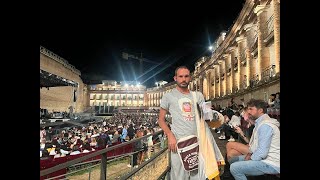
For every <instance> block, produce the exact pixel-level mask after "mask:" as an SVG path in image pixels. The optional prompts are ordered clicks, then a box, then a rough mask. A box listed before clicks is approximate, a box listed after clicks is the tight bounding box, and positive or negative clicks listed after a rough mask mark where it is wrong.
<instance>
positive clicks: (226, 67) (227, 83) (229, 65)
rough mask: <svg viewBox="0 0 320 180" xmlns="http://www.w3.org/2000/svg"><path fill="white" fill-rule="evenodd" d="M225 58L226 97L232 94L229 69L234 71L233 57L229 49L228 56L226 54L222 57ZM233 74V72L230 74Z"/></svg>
mask: <svg viewBox="0 0 320 180" xmlns="http://www.w3.org/2000/svg"><path fill="white" fill-rule="evenodd" d="M222 57H223V58H224V62H223V63H224V82H225V83H224V92H225V95H226V94H229V92H230V80H231V79H230V78H231V76H228V72H229V67H230V68H231V69H232V67H231V63H230V62H231V55H230V53H229V49H227V54H224V55H223V56H222ZM230 73H231V72H230Z"/></svg>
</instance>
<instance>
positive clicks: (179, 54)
mask: <svg viewBox="0 0 320 180" xmlns="http://www.w3.org/2000/svg"><path fill="white" fill-rule="evenodd" d="M244 2H245V0H221V1H220V2H219V3H218V2H215V1H212V2H211V4H206V3H204V2H203V3H194V2H193V3H192V4H187V3H184V5H183V6H180V5H175V6H174V5H171V4H166V5H163V4H162V5H156V4H153V5H150V6H148V4H147V5H143V6H142V5H141V6H140V5H137V4H132V5H131V4H126V5H124V3H123V4H121V3H120V4H119V5H112V6H108V5H103V6H104V7H106V8H105V9H104V8H101V7H100V8H99V9H95V8H90V7H88V9H86V10H84V9H77V8H73V10H72V11H71V9H69V8H61V7H60V8H59V9H56V10H55V11H52V12H51V11H48V12H46V14H47V16H45V15H44V18H43V20H41V22H42V24H41V29H40V34H41V36H40V45H42V46H44V47H45V48H47V49H49V50H51V51H53V52H54V53H55V54H58V55H59V56H61V57H63V58H64V59H66V60H67V61H68V62H69V63H70V64H72V65H74V66H75V67H76V68H77V69H79V70H80V71H81V73H82V78H83V79H84V80H87V79H97V80H99V79H109V80H117V81H123V80H128V81H135V80H136V81H138V82H140V83H142V84H143V85H146V86H147V87H151V86H154V83H155V82H156V81H160V80H165V81H168V82H171V81H173V79H172V78H173V76H174V69H175V68H176V67H177V66H179V65H186V66H187V67H189V68H191V71H193V70H194V63H195V62H196V60H197V59H198V58H200V57H202V56H203V55H208V53H210V52H209V51H208V46H209V44H210V43H213V42H214V41H215V40H216V38H217V36H218V35H219V33H220V32H221V31H223V30H228V29H229V28H230V27H231V25H232V24H233V22H234V21H235V20H236V18H237V17H238V15H239V13H240V11H241V9H242V6H243V4H244ZM97 6H99V5H97ZM107 6H108V7H107ZM43 21H45V23H43ZM122 52H128V53H129V54H132V55H135V56H139V57H141V53H142V57H143V58H145V59H147V60H149V61H152V62H155V63H161V64H160V65H158V66H156V64H154V63H149V62H143V71H144V72H145V74H142V75H141V74H140V71H139V65H140V63H139V60H137V59H133V58H129V60H125V59H123V58H122Z"/></svg>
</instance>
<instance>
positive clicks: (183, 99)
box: [158, 66, 204, 180]
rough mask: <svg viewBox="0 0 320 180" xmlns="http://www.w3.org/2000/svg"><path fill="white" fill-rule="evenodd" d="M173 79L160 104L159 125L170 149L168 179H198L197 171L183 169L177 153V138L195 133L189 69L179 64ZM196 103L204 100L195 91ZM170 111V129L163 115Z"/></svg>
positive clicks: (195, 126)
mask: <svg viewBox="0 0 320 180" xmlns="http://www.w3.org/2000/svg"><path fill="white" fill-rule="evenodd" d="M174 80H175V81H176V83H177V86H176V88H174V89H173V90H172V91H171V92H168V93H166V94H164V95H163V97H162V99H161V104H160V107H161V108H160V113H159V121H158V123H159V126H160V127H161V128H162V129H163V131H164V133H165V134H166V136H167V137H168V149H169V150H170V151H171V172H170V176H171V178H170V179H181V180H184V179H189V178H190V179H191V180H192V179H198V176H197V174H198V171H197V170H195V171H192V172H190V173H189V172H187V171H185V170H184V168H183V166H182V163H181V160H180V159H179V158H180V157H179V155H178V154H177V149H176V147H177V140H179V139H180V138H182V137H186V136H189V135H197V125H196V119H195V111H196V109H195V108H194V107H195V106H194V103H196V102H194V101H193V96H192V93H191V91H190V90H189V89H188V85H189V83H190V81H191V76H190V70H189V69H188V68H187V67H186V66H180V67H178V68H176V70H175V76H174ZM196 99H197V103H198V104H201V103H203V102H204V98H203V95H202V94H201V93H200V92H196ZM168 112H170V114H171V116H172V125H171V129H170V128H169V127H168V125H167V124H166V122H165V115H166V114H167V113H168Z"/></svg>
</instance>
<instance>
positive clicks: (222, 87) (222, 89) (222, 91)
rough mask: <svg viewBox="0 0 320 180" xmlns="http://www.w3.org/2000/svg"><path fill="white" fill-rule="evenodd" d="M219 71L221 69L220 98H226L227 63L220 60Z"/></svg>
mask: <svg viewBox="0 0 320 180" xmlns="http://www.w3.org/2000/svg"><path fill="white" fill-rule="evenodd" d="M219 67H220V68H219V69H220V96H224V95H225V94H226V70H225V61H224V60H220V61H219ZM222 74H224V76H223V80H222V79H221V78H222Z"/></svg>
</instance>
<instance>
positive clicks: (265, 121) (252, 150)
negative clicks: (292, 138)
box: [230, 99, 280, 180]
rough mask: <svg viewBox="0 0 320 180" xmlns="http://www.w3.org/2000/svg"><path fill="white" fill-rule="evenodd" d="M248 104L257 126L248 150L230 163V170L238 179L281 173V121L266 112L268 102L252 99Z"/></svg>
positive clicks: (249, 112) (250, 114)
mask: <svg viewBox="0 0 320 180" xmlns="http://www.w3.org/2000/svg"><path fill="white" fill-rule="evenodd" d="M247 105H248V114H249V117H250V118H251V119H252V120H254V121H255V128H254V129H253V133H252V137H251V138H250V141H249V146H248V147H249V150H248V152H244V153H245V155H240V156H237V157H238V158H237V161H235V162H233V163H232V164H231V165H230V172H231V174H232V176H233V177H234V178H235V179H236V180H237V179H247V178H246V176H259V175H263V174H278V173H280V131H279V128H278V127H279V125H280V123H279V122H278V121H277V120H276V119H273V118H270V117H269V116H268V114H266V112H267V107H268V103H266V102H264V101H263V100H255V99H251V100H250V101H249V102H248V103H247Z"/></svg>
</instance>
